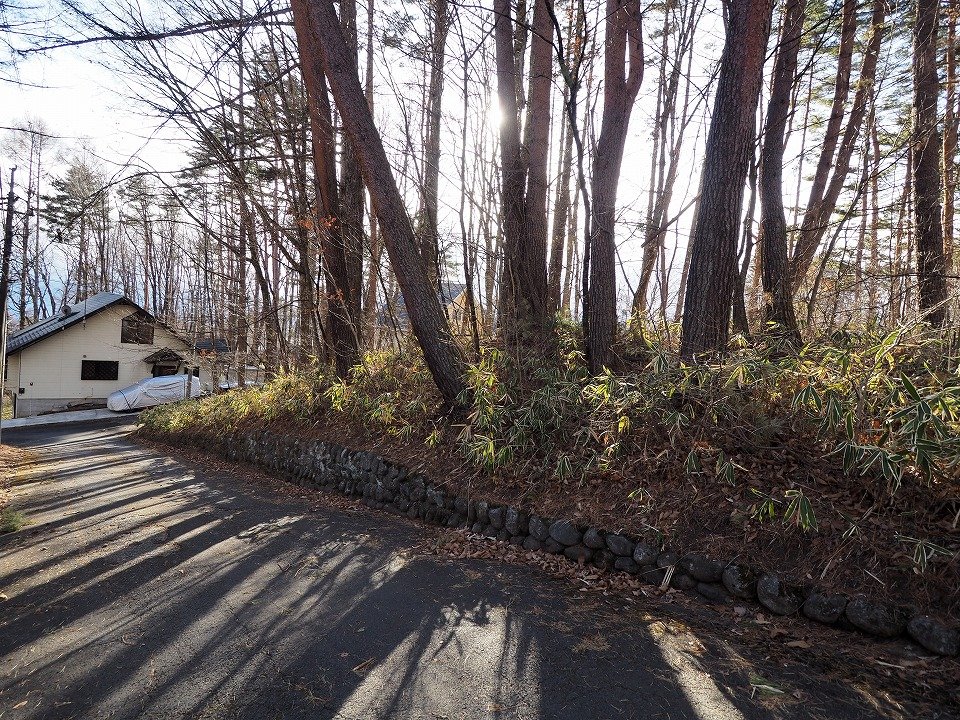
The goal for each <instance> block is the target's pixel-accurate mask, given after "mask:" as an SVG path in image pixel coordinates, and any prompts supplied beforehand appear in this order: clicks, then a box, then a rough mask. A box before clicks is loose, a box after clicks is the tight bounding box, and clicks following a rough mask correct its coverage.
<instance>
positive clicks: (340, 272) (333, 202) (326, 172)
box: [291, 0, 362, 377]
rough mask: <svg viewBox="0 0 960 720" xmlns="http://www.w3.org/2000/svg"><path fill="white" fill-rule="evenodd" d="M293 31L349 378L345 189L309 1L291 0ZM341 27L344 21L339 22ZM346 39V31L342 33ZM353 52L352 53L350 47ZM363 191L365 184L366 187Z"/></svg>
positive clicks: (333, 317)
mask: <svg viewBox="0 0 960 720" xmlns="http://www.w3.org/2000/svg"><path fill="white" fill-rule="evenodd" d="M291 7H292V9H293V20H294V30H295V32H296V35H297V45H298V47H299V53H300V67H301V72H302V73H303V84H304V87H305V89H306V93H307V112H308V114H309V116H310V134H311V145H312V148H311V149H312V154H313V168H314V185H315V187H316V193H317V213H316V215H317V218H316V223H315V226H314V227H315V230H316V232H317V235H318V238H319V241H320V255H321V260H322V263H323V269H324V276H325V280H326V285H327V328H326V329H327V335H328V341H329V343H330V349H331V351H332V355H333V358H334V367H335V370H336V373H337V376H338V377H347V375H348V374H349V372H350V368H352V367H353V366H354V365H356V363H357V362H358V361H359V359H360V347H359V344H358V342H357V334H356V333H355V332H354V326H353V316H351V305H350V302H349V297H350V292H349V290H348V289H349V287H350V281H349V271H348V264H347V258H346V251H345V247H344V240H343V228H342V226H341V223H340V192H339V188H338V186H337V170H336V142H335V140H334V135H333V119H332V112H331V107H330V98H329V94H328V90H327V82H326V78H325V76H324V69H323V64H322V61H321V53H320V37H319V33H318V31H317V27H316V25H315V22H314V21H313V20H312V16H311V11H310V6H309V3H308V0H292V1H291ZM337 27H338V29H339V23H338V25H337ZM341 37H342V34H341ZM347 54H348V56H349V51H348V53H347ZM361 189H362V188H361Z"/></svg>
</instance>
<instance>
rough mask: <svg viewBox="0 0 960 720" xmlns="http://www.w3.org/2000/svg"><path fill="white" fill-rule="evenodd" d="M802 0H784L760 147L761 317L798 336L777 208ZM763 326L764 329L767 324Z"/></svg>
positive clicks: (781, 217) (780, 213) (783, 220)
mask: <svg viewBox="0 0 960 720" xmlns="http://www.w3.org/2000/svg"><path fill="white" fill-rule="evenodd" d="M805 12H806V0H787V4H786V6H785V8H784V11H783V20H782V22H781V30H780V42H779V44H778V46H777V56H776V60H775V63H774V69H773V87H772V89H771V91H770V102H769V103H768V105H767V121H766V127H765V129H764V134H763V145H762V147H761V149H760V256H761V267H762V276H763V277H762V280H763V305H764V307H763V320H764V323H765V324H770V323H772V324H773V325H775V326H777V328H778V332H780V333H783V334H784V335H785V336H786V337H788V338H790V339H792V340H794V341H799V340H800V333H799V331H798V329H797V318H796V315H795V314H794V309H793V293H792V292H791V286H790V276H789V273H788V268H787V219H786V215H785V213H784V209H783V148H784V135H785V132H786V128H787V120H788V117H789V115H790V96H791V94H792V89H793V80H794V77H795V76H796V73H797V55H798V53H799V52H800V39H801V35H802V33H803V20H804V16H805ZM768 329H769V328H768Z"/></svg>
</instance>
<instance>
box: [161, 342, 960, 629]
mask: <svg viewBox="0 0 960 720" xmlns="http://www.w3.org/2000/svg"><path fill="white" fill-rule="evenodd" d="M924 342H925V341H924ZM871 343H872V344H871ZM645 350H646V357H643V353H638V354H637V356H638V357H639V358H640V359H638V360H637V361H636V362H637V365H638V367H637V368H634V369H627V370H625V371H624V372H622V373H618V374H617V375H612V374H608V375H606V376H603V377H600V378H591V377H589V376H587V375H585V374H584V373H583V371H582V368H581V367H580V365H579V364H578V363H577V361H576V358H573V359H572V361H569V362H567V364H566V366H565V367H561V368H560V369H559V370H558V369H556V368H552V369H550V370H549V371H548V372H546V373H544V372H540V373H539V374H537V372H531V371H530V370H529V368H521V367H518V366H516V365H515V364H512V361H510V359H509V358H507V357H506V356H505V355H503V354H501V353H498V352H497V351H493V352H492V353H490V354H489V355H488V356H486V357H485V359H483V360H481V361H480V362H479V363H477V364H476V365H474V366H472V368H471V392H472V393H473V395H472V403H471V406H469V407H468V410H467V412H466V414H465V415H463V414H460V415H457V416H450V415H447V414H444V412H443V411H442V409H441V405H440V402H439V399H438V398H437V397H436V395H435V392H434V391H433V390H432V385H431V383H430V378H429V375H428V374H427V373H426V371H425V370H424V369H423V368H422V366H421V365H420V364H419V362H418V361H417V359H416V358H415V357H414V356H410V355H409V354H408V355H406V356H402V357H397V356H396V355H381V356H377V357H371V358H368V363H367V365H366V366H365V368H364V369H363V370H358V372H357V374H356V376H355V377H354V378H353V379H352V381H351V382H350V383H342V382H337V381H335V380H333V379H329V378H325V377H322V376H320V375H313V374H308V375H304V374H299V375H289V376H284V377H281V378H278V379H277V380H275V381H274V382H272V383H270V384H268V385H267V386H266V387H265V388H263V389H257V390H243V391H235V392H232V393H228V394H226V395H222V396H215V397H211V398H207V399H204V400H202V401H200V403H199V405H198V404H197V403H193V404H189V405H180V406H168V407H164V408H157V409H154V410H153V411H151V412H149V413H146V414H145V415H144V418H143V419H144V421H145V422H146V423H147V424H148V425H149V426H150V427H151V429H152V430H155V431H156V430H160V431H161V432H164V433H167V434H169V435H170V436H172V437H177V436H180V437H181V438H182V439H184V440H187V441H190V440H191V439H193V440H194V441H196V440H197V439H198V434H199V437H200V438H202V437H203V435H204V434H205V433H212V434H221V433H223V432H230V431H232V430H234V429H237V428H240V427H263V428H265V429H269V430H272V431H274V432H277V433H281V434H286V435H295V436H299V437H304V438H320V439H324V440H328V441H333V442H336V443H339V444H341V445H343V446H345V447H349V448H351V449H356V450H369V451H373V452H375V453H377V454H379V455H381V456H382V457H384V458H386V459H389V460H392V461H394V462H397V463H401V464H403V465H406V466H407V467H409V468H411V469H416V470H420V471H422V472H423V473H424V474H425V475H426V476H427V477H429V478H430V479H431V480H432V481H433V482H435V483H437V484H440V485H444V486H446V487H449V488H454V489H456V490H457V491H463V490H466V491H468V492H469V493H470V495H471V496H474V497H483V498H485V499H489V500H491V501H493V502H502V503H509V504H511V505H514V506H520V507H523V508H525V509H528V510H529V511H531V512H535V513H537V514H540V515H543V516H546V517H565V518H574V519H576V520H578V521H579V522H582V523H583V524H584V525H593V526H597V527H599V528H602V529H605V530H608V531H620V532H625V533H629V534H632V535H636V536H642V537H645V538H647V539H648V541H650V542H652V543H657V544H669V545H670V547H672V548H674V549H676V550H679V551H681V552H703V553H705V554H707V555H709V556H713V557H716V558H720V559H724V560H727V559H733V558H737V559H738V560H739V561H741V562H745V563H748V564H751V565H754V566H757V567H760V568H763V569H766V570H771V571H777V572H779V573H781V574H783V575H784V576H786V577H787V578H789V579H790V580H791V581H793V582H795V583H797V584H800V585H804V584H811V585H812V584H816V585H817V586H819V587H821V588H825V589H835V590H837V591H839V592H844V593H863V594H866V595H869V596H871V597H873V598H876V599H882V600H886V601H891V602H897V603H904V604H912V605H916V606H918V607H921V608H924V609H926V610H927V611H928V612H931V613H932V614H937V615H941V616H942V617H944V618H946V619H950V620H952V621H954V622H956V621H957V620H958V619H960V527H958V524H960V492H958V488H960V483H958V481H957V463H956V459H957V458H958V457H960V455H958V444H957V438H958V432H957V418H958V416H960V410H957V409H956V407H957V405H960V391H958V389H957V380H956V372H955V371H954V370H951V369H945V368H943V367H939V368H934V367H931V365H930V363H929V361H928V360H927V359H925V357H924V354H925V353H927V352H928V351H929V352H932V353H940V355H939V356H940V357H948V356H949V353H947V354H943V348H942V347H938V348H932V349H931V348H929V347H927V346H925V345H922V344H920V343H919V342H918V341H916V339H915V338H912V339H910V341H909V342H908V341H907V339H906V338H905V337H900V338H897V339H896V340H894V341H892V342H891V341H890V339H889V336H887V337H886V338H883V337H881V338H880V339H879V340H877V341H875V342H874V341H873V340H871V341H870V342H863V343H861V344H860V345H859V346H856V347H848V348H846V349H844V348H842V347H841V348H839V349H838V347H837V346H836V345H831V346H826V345H823V346H821V347H820V348H819V349H818V350H817V352H816V354H814V353H809V354H808V355H807V356H805V357H804V356H803V354H801V357H800V359H799V360H797V359H796V358H795V357H794V358H792V359H785V358H784V357H782V356H777V355H776V354H775V353H769V354H766V355H758V354H757V353H756V352H754V351H752V350H751V351H750V352H749V353H743V354H741V355H740V356H739V357H734V358H733V359H732V360H731V361H730V362H729V363H727V364H726V365H724V366H723V367H721V368H703V367H700V368H697V367H695V368H685V367H682V366H680V365H678V364H675V363H671V362H670V361H669V360H670V359H669V358H668V357H664V356H663V355H657V354H656V348H653V347H652V346H648V347H647V348H646V349H645ZM844 352H846V357H844V356H843V353H844ZM838 353H839V354H838ZM932 356H933V355H930V357H932ZM811 388H812V389H811ZM918 418H919V420H918ZM924 418H926V420H925V419H924ZM930 418H933V420H930ZM918 422H919V423H920V427H919V429H918V428H917V427H916V425H917V423H918ZM924 422H926V423H928V425H923V423H924ZM910 423H913V425H912V426H911V425H910Z"/></svg>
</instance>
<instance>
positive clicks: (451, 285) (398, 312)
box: [377, 280, 467, 325]
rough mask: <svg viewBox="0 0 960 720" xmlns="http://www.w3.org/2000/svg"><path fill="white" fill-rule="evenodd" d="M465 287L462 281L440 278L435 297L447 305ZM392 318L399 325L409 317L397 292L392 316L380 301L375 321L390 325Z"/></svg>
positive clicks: (404, 322) (403, 323)
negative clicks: (448, 280)
mask: <svg viewBox="0 0 960 720" xmlns="http://www.w3.org/2000/svg"><path fill="white" fill-rule="evenodd" d="M466 289H467V286H466V285H464V284H463V283H455V282H447V281H446V280H441V281H440V288H439V290H438V291H437V298H439V300H440V304H441V305H442V306H443V307H447V306H449V305H451V304H452V303H453V301H454V300H456V299H457V298H458V297H460V296H461V295H462V294H463V293H464V291H465V290H466ZM393 318H396V321H397V322H398V323H399V324H400V325H406V324H408V323H409V322H410V318H409V317H408V316H407V305H406V303H405V302H404V301H403V295H401V294H400V293H397V299H396V302H395V304H394V307H393V316H392V317H391V315H390V310H389V307H388V306H387V305H386V304H384V303H381V305H380V309H379V312H378V313H377V322H378V323H380V324H381V325H392V324H393Z"/></svg>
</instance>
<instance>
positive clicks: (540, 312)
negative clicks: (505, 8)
mask: <svg viewBox="0 0 960 720" xmlns="http://www.w3.org/2000/svg"><path fill="white" fill-rule="evenodd" d="M552 13H553V0H536V4H535V5H534V8H533V32H532V38H531V41H530V85H529V92H528V94H527V101H528V102H527V120H526V126H525V128H524V135H525V137H524V150H525V152H524V155H525V157H526V160H527V187H526V198H525V203H526V204H525V208H524V217H525V219H526V228H525V230H526V232H525V238H524V239H525V243H526V250H525V252H524V265H526V266H527V267H525V268H524V277H525V280H526V282H527V283H529V288H528V290H527V292H528V293H529V294H530V295H531V299H530V301H529V302H530V306H531V309H532V310H534V311H535V312H536V313H537V316H535V317H532V318H531V320H533V321H534V323H535V327H538V328H545V327H546V324H547V322H548V315H549V314H550V311H551V308H550V307H549V303H548V301H547V186H548V181H547V163H548V160H549V157H550V95H551V92H552V90H553V21H552V18H551V16H552Z"/></svg>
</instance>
